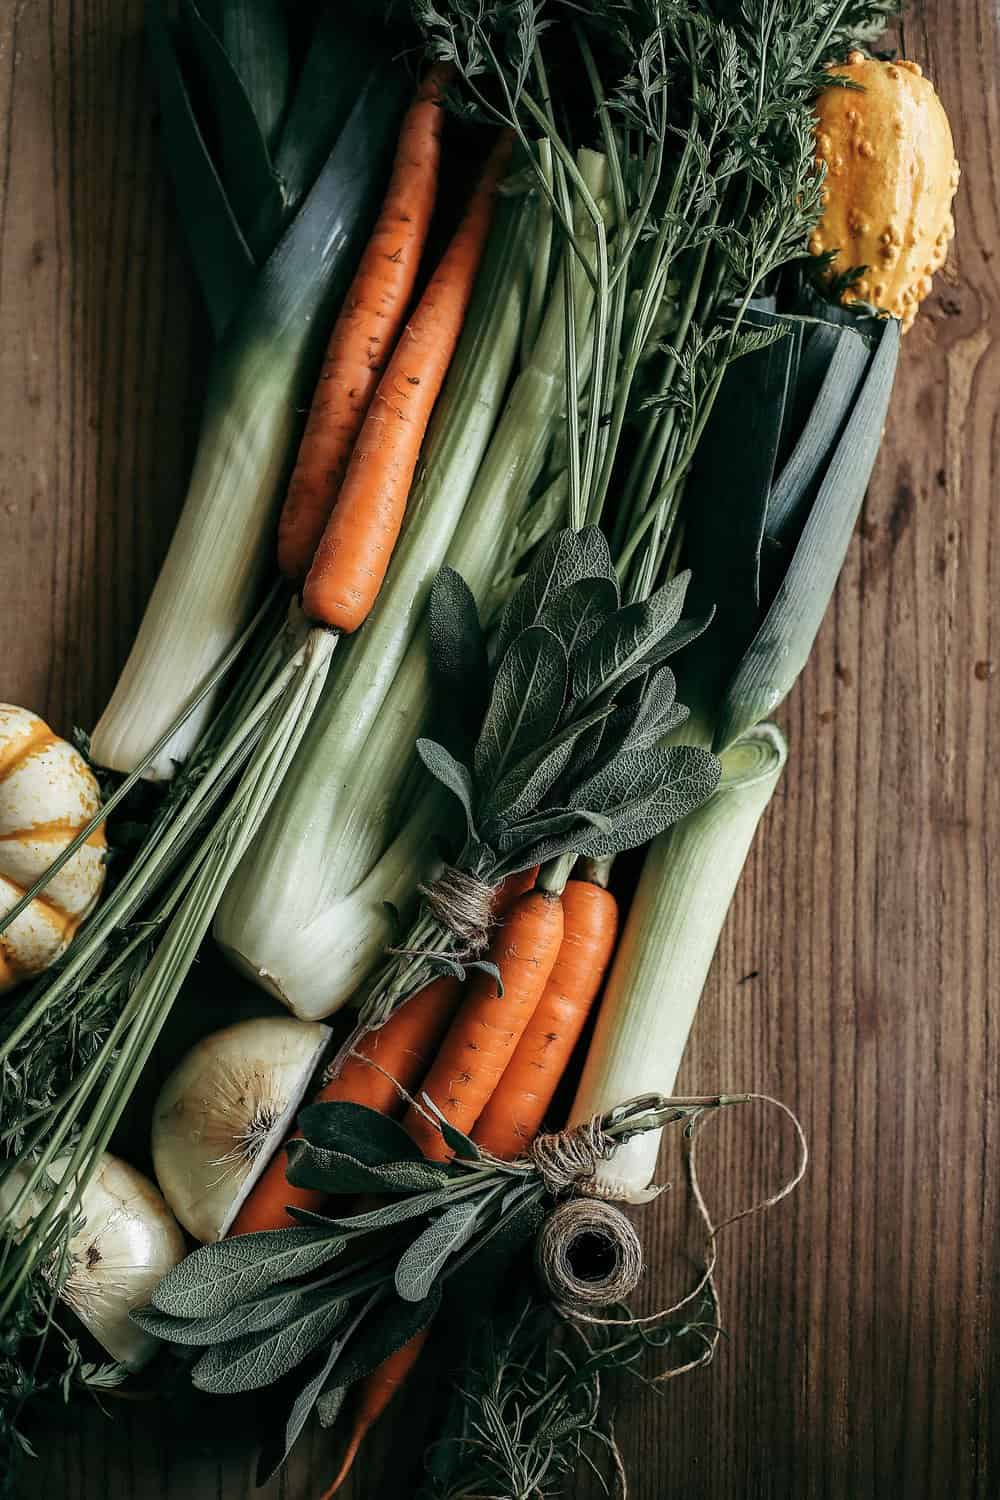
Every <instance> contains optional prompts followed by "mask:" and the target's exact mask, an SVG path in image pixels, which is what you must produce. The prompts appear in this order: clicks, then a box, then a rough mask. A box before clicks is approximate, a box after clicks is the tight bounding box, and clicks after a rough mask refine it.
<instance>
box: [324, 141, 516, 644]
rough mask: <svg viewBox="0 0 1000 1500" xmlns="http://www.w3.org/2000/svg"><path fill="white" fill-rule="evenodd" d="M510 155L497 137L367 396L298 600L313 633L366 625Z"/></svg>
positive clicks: (395, 534)
mask: <svg viewBox="0 0 1000 1500" xmlns="http://www.w3.org/2000/svg"><path fill="white" fill-rule="evenodd" d="M509 155H510V140H509V138H507V137H506V136H503V137H501V139H500V140H499V141H498V143H497V145H496V146H495V147H494V149H493V151H492V152H491V153H490V156H489V159H488V161H487V163H486V166H485V168H484V170H483V173H482V175H481V177H480V179H479V182H478V183H477V185H476V187H475V189H474V191H473V194H472V197H471V199H470V200H469V204H468V206H467V208H466V210H465V214H464V216H463V218H462V222H461V224H460V225H459V227H458V229H457V230H456V232H455V234H454V236H453V238H452V241H451V244H450V245H449V246H448V248H447V250H446V251H445V253H444V256H443V257H442V259H441V262H440V264H439V266H438V268H437V270H436V271H435V273H434V275H433V276H432V277H431V280H430V282H429V283H428V285H427V289H426V290H425V292H424V294H423V296H422V297H421V298H420V301H419V303H418V304H417V308H416V311H415V312H414V314H413V316H412V318H411V319H410V321H409V322H408V324H407V326H406V328H405V329H404V331H403V333H402V335H401V337H400V340H399V343H398V344H397V346H396V349H395V351H394V352H393V355H392V358H391V359H390V361H389V364H388V367H387V368H386V371H385V374H384V375H383V376H382V378H381V380H380V381H379V384H378V389H377V391H376V392H375V395H374V397H373V398H372V402H371V406H370V407H369V409H368V413H367V415H366V417H365V420H364V423H363V424H362V427H361V431H360V432H359V434H358V438H357V441H356V443H355V445H354V450H353V453H352V455H351V460H350V463H349V464H348V467H347V473H346V474H345V476H344V482H343V484H342V485H341V488H340V494H339V495H338V497H337V501H336V504H335V505H334V507H333V511H332V512H331V514H330V519H329V520H328V521H327V523H326V529H325V531H324V532H323V537H322V540H321V542H320V544H319V547H318V548H317V551H316V555H315V557H314V558H313V562H312V567H311V568H310V569H309V574H308V576H307V578H306V582H305V588H304V589H303V593H302V602H303V608H304V610H305V613H306V615H307V616H308V617H309V619H311V620H313V621H314V622H315V623H316V624H318V625H326V626H328V627H329V628H330V629H332V630H339V631H342V632H343V633H344V634H346V635H349V634H350V633H351V632H352V631H354V630H357V629H358V627H359V626H360V625H362V624H363V623H364V621H365V619H366V618H367V616H368V613H369V611H370V610H371V607H372V605H373V604H374V602H375V599H376V597H377V595H378V591H379V589H380V588H381V587H382V580H383V579H384V577H385V573H386V569H387V568H388V566H389V560H390V558H391V556H392V549H393V547H394V546H395V543H396V538H397V537H398V535H399V530H400V527H401V526H402V523H403V513H404V511H405V509H406V501H407V497H408V495H409V492H410V486H411V484H412V481H413V473H414V470H415V468H416V465H417V458H418V457H419V454H420V446H421V444H422V442H423V439H424V433H425V432H426V431H427V424H428V422H429V421H430V417H431V412H432V411H433V409H434V403H435V402H436V400H437V398H438V394H439V392H440V390H441V385H442V382H443V381H444V377H445V375H446V373H447V370H448V366H449V364H450V362H451V357H452V355H453V353H454V351H455V345H456V344H457V343H458V336H459V334H460V333H461V331H462V323H463V321H464V318H465V312H466V308H467V307H468V304H469V298H470V296H471V295H472V285H473V282H474V281H475V277H476V271H477V270H478V267H479V262H480V260H481V258H482V253H483V249H484V246H485V244H486V236H487V232H488V230H489V227H490V221H491V219H492V215H493V200H494V196H495V193H496V188H497V184H498V182H499V180H500V178H501V177H502V176H503V173H504V170H505V168H506V165H507V160H508V157H509Z"/></svg>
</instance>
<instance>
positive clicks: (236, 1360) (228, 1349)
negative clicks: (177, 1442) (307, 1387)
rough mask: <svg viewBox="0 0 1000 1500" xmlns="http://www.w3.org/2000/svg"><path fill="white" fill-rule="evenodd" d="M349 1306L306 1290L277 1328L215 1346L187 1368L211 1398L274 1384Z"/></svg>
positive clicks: (340, 1319) (325, 1294)
mask: <svg viewBox="0 0 1000 1500" xmlns="http://www.w3.org/2000/svg"><path fill="white" fill-rule="evenodd" d="M349 1308H350V1303H349V1302H347V1301H345V1300H344V1299H343V1298H341V1297H339V1296H337V1295H335V1294H333V1293H331V1292H329V1291H326V1290H323V1291H316V1292H311V1293H308V1294H306V1295H305V1296H304V1297H303V1299H302V1304H301V1306H300V1307H299V1308H298V1309H297V1310H296V1312H295V1313H294V1314H293V1315H292V1317H291V1318H290V1319H289V1320H288V1321H287V1322H286V1323H283V1324H282V1325H281V1327H280V1328H273V1329H269V1330H268V1331H266V1332H264V1333H257V1334H248V1335H246V1337H244V1338H239V1339H233V1340H232V1341H231V1342H229V1343H225V1344H215V1345H214V1346H213V1347H212V1348H211V1349H209V1350H208V1352H207V1353H206V1354H203V1355H202V1357H201V1359H199V1361H198V1363H197V1364H196V1365H195V1367H194V1369H193V1370H192V1371H191V1382H192V1384H193V1385H194V1386H195V1387H196V1389H197V1390H199V1391H209V1392H210V1393H211V1394H212V1395H216V1396H233V1395H237V1394H239V1393H240V1392H242V1391H257V1390H260V1388H261V1387H262V1386H265V1385H273V1384H274V1382H275V1381H276V1380H280V1379H281V1377H282V1376H283V1375H287V1374H288V1372H289V1370H294V1368H295V1366H296V1365H298V1364H301V1362H302V1360H304V1359H305V1357H306V1355H307V1354H311V1353H312V1351H313V1350H314V1349H315V1348H316V1346H317V1345H318V1344H321V1343H322V1342H323V1340H324V1339H325V1338H328V1337H329V1335H330V1334H331V1333H332V1332H333V1331H334V1329H335V1328H336V1327H337V1326H338V1325H339V1324H340V1323H342V1322H343V1321H344V1318H345V1317H346V1315H347V1313H348V1311H349Z"/></svg>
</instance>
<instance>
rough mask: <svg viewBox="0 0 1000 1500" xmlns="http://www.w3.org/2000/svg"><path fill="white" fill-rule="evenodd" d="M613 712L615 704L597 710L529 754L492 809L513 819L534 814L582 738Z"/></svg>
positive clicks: (498, 792)
mask: <svg viewBox="0 0 1000 1500" xmlns="http://www.w3.org/2000/svg"><path fill="white" fill-rule="evenodd" d="M613 711H614V704H613V703H605V704H603V705H602V706H601V707H600V708H595V709H594V710H593V711H592V712H591V713H589V714H586V715H583V716H581V717H580V718H578V719H576V720H574V722H573V723H571V724H567V725H566V727H565V728H564V729H561V730H560V731H559V733H558V734H556V735H555V736H553V737H552V738H551V739H549V740H548V741H547V742H546V743H545V744H544V745H542V746H540V747H539V749H537V750H535V751H533V752H532V753H531V755H526V756H525V757H524V759H523V760H520V761H518V763H517V765H515V766H511V768H510V770H509V771H508V772H507V774H506V776H505V777H504V778H503V780H502V781H501V782H500V783H499V784H498V786H497V788H496V791H495V792H494V794H493V796H492V797H491V798H490V807H491V809H492V810H493V811H495V812H498V813H502V814H503V815H504V816H505V817H506V818H508V819H513V820H516V819H518V818H523V817H526V816H527V814H528V813H530V812H533V811H534V810H535V808H536V807H537V806H538V804H539V803H540V802H541V801H542V798H543V797H545V796H546V794H547V793H548V792H550V791H551V790H552V788H553V787H554V786H555V784H556V782H557V781H558V780H559V777H560V776H561V775H562V773H563V771H564V770H565V768H566V766H567V765H568V764H569V761H570V757H571V756H572V754H573V751H574V748H575V746H576V745H577V742H578V741H579V740H580V737H581V736H582V735H584V734H586V732H587V730H588V729H590V728H591V727H592V726H593V725H595V724H598V725H599V724H600V723H601V721H602V720H603V719H606V718H607V717H608V715H609V714H611V713H613Z"/></svg>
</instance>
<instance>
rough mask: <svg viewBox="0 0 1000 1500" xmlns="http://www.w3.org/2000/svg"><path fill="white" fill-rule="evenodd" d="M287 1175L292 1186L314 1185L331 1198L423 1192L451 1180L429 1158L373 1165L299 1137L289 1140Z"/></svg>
mask: <svg viewBox="0 0 1000 1500" xmlns="http://www.w3.org/2000/svg"><path fill="white" fill-rule="evenodd" d="M287 1176H288V1181H289V1182H290V1183H291V1184H292V1186H293V1187H300V1188H311V1189H313V1190H314V1191H316V1192H320V1193H328V1194H330V1196H331V1197H333V1196H336V1195H338V1194H342V1193H420V1192H426V1191H430V1190H433V1189H434V1188H438V1187H440V1186H441V1185H442V1183H444V1182H446V1181H447V1180H448V1178H447V1173H446V1172H445V1171H444V1170H442V1168H441V1167H437V1166H434V1165H433V1163H431V1162H429V1161H396V1162H380V1163H379V1164H378V1165H377V1166H372V1165H370V1164H369V1163H368V1162H361V1161H358V1160H357V1159H356V1158H355V1157H353V1156H345V1155H343V1154H342V1153H341V1152H339V1151H327V1150H325V1149H324V1148H323V1147H322V1146H313V1145H311V1144H310V1142H308V1141H297V1140H291V1141H289V1142H288V1167H287Z"/></svg>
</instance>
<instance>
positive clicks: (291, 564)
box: [278, 64, 450, 583]
mask: <svg viewBox="0 0 1000 1500" xmlns="http://www.w3.org/2000/svg"><path fill="white" fill-rule="evenodd" d="M449 73H450V69H449V68H448V67H447V66H445V65H443V64H439V65H436V66H434V67H432V68H431V69H430V70H429V71H428V73H427V75H426V77H425V78H424V80H423V82H422V83H421V85H420V87H419V88H418V90H417V93H416V96H415V98H414V100H413V103H412V104H411V105H410V107H409V109H408V110H407V112H406V115H405V116H404V119H403V124H402V126H401V128H400V132H399V142H398V144H397V147H396V156H395V160H394V162H393V167H392V175H391V177H390V179H389V186H388V189H387V190H386V195H385V200H384V202H383V204H382V209H381V212H380V213H379V217H378V222H377V223H376V225H375V228H374V230H373V232H372V236H371V239H370V240H369V241H368V244H367V246H366V247H365V252H364V254H363V255H362V257H361V263H360V265H359V266H358V269H357V272H356V273H355V276H354V280H353V281H352V283H351V288H350V291H349V292H348V293H347V297H346V299H345V301H344V306H343V308H342V310H341V312H340V315H339V317H338V318H337V321H336V323H335V324H334V326H333V332H332V333H331V334H330V341H329V343H328V344H327V348H326V355H325V357H324V360H323V369H322V372H321V374H320V379H319V383H318V385H317V387H316V394H315V395H314V397H313V403H312V406H311V408H310V411H309V419H308V421H307V422H306V428H305V432H304V433H303V435H302V443H301V446H300V447H299V453H298V458H297V459H296V463H295V468H294V470H293V472H292V477H291V480H290V481H289V485H288V493H287V495H286V496H285V504H284V508H283V509H282V512H281V519H280V521H279V523H278V566H279V568H280V569H281V571H282V573H284V574H285V576H286V578H290V579H292V580H293V582H295V583H301V581H302V579H303V578H304V577H305V575H306V573H307V572H308V571H309V565H310V563H311V562H312V559H313V554H314V553H315V551H316V548H317V546H318V544H319V539H320V537H321V536H322V535H323V528H324V526H325V525H326V522H327V518H328V517H329V515H330V512H331V510H332V509H333V503H334V501H335V500H336V498H337V493H338V491H339V489H340V485H341V482H342V480H343V478H344V474H345V473H346V471H347V465H348V461H349V459H350V456H351V450H352V449H353V447H354V441H355V439H356V437H357V435H358V432H359V431H360V429H361V424H362V422H363V421H364V419H365V413H366V412H367V410H368V407H369V405H370V403H371V399H372V396H373V395H374V392H375V387H376V385H377V384H378V379H379V376H380V375H381V373H382V370H383V369H384V367H385V362H386V360H387V359H388V358H389V355H390V352H391V351H392V348H393V346H394V344H395V342H396V338H397V336H398V334H399V330H400V326H401V325H402V322H403V318H404V316H405V315H406V309H407V306H408V305H409V301H410V298H411V296H412V295H413V287H414V283H415V282H416V278H417V270H418V267H419V265H420V257H421V255H422V254H423V250H424V245H425V244H426V241H427V231H428V229H429V227H430V222H431V215H432V214H433V211H434V200H435V197H436V195H437V185H438V176H439V170H440V163H441V132H442V128H443V124H444V111H443V110H442V108H441V89H442V87H443V86H444V84H445V83H446V82H447V78H448V75H449Z"/></svg>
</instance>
